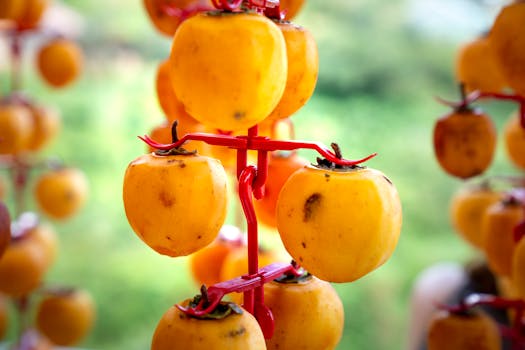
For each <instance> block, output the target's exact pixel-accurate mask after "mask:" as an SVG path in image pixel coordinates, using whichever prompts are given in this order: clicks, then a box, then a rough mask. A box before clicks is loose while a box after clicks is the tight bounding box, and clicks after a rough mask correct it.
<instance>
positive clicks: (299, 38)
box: [268, 22, 319, 119]
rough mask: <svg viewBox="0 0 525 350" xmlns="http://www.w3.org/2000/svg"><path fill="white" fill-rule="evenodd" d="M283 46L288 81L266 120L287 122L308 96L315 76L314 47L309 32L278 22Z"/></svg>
mask: <svg viewBox="0 0 525 350" xmlns="http://www.w3.org/2000/svg"><path fill="white" fill-rule="evenodd" d="M277 25H278V26H279V29H281V31H282V33H283V36H284V41H285V43H286V56H287V57H288V77H287V79H286V87H285V89H284V93H283V96H282V97H281V99H280V100H279V103H278V104H277V106H276V107H275V109H274V110H273V111H272V113H271V114H270V116H269V117H268V118H269V119H283V118H288V117H290V116H291V115H292V114H294V113H295V112H296V111H298V110H299V109H300V108H301V107H302V106H304V104H305V103H306V102H307V101H308V100H309V99H310V97H311V96H312V94H313V92H314V89H315V85H316V83H317V76H318V73H319V55H318V53H317V44H316V43H315V39H314V37H313V36H312V34H310V32H309V31H308V30H307V29H305V28H303V27H301V26H298V25H295V24H292V23H290V22H278V23H277Z"/></svg>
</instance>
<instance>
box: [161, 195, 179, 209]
mask: <svg viewBox="0 0 525 350" xmlns="http://www.w3.org/2000/svg"><path fill="white" fill-rule="evenodd" d="M159 200H160V202H161V203H162V205H163V206H164V207H166V208H169V207H172V206H173V204H175V199H173V198H172V197H171V196H170V195H169V194H168V193H167V192H165V191H162V192H160V193H159Z"/></svg>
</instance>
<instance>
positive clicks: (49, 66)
mask: <svg viewBox="0 0 525 350" xmlns="http://www.w3.org/2000/svg"><path fill="white" fill-rule="evenodd" d="M82 65H83V57H82V51H81V49H80V48H79V47H78V45H77V44H76V43H74V42H73V41H71V40H68V39H64V38H56V39H52V40H51V41H50V42H48V43H46V44H45V45H44V46H42V47H41V48H40V49H39V50H38V54H37V67H38V71H39V72H40V74H41V76H42V78H43V79H44V80H45V81H46V82H47V83H48V84H50V85H51V86H53V87H56V88H62V87H64V86H67V85H69V84H71V83H72V82H73V81H75V80H76V79H77V78H78V76H79V75H80V71H81V70H82Z"/></svg>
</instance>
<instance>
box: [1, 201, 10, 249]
mask: <svg viewBox="0 0 525 350" xmlns="http://www.w3.org/2000/svg"><path fill="white" fill-rule="evenodd" d="M10 240H11V218H10V216H9V211H8V210H7V207H6V205H5V204H4V203H3V202H1V201H0V259H2V255H4V253H5V250H6V249H7V247H8V246H9V241H10Z"/></svg>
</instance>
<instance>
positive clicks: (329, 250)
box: [277, 166, 401, 282]
mask: <svg viewBox="0 0 525 350" xmlns="http://www.w3.org/2000/svg"><path fill="white" fill-rule="evenodd" d="M277 228H278V229H279V234H280V235H281V239H282V241H283V243H284V246H285V248H286V250H287V251H288V253H290V255H291V256H292V257H293V259H294V260H295V261H297V262H298V263H299V264H300V265H301V266H303V267H304V268H305V269H306V270H308V271H309V272H310V273H312V274H313V275H314V276H317V277H319V278H320V279H322V280H325V281H330V282H351V281H353V280H356V279H358V278H360V277H362V276H364V275H366V274H367V273H369V272H371V271H372V270H374V269H376V268H377V267H379V266H380V265H382V264H383V263H384V262H385V261H386V260H387V259H388V258H389V257H390V255H391V254H392V252H393V251H394V248H395V246H396V244H397V240H398V238H399V234H400V230H401V203H400V200H399V196H398V194H397V190H396V188H395V187H394V185H393V184H392V182H391V181H390V180H389V179H388V178H387V177H386V176H385V175H383V173H381V172H380V171H378V170H374V169H370V168H361V167H355V168H345V169H324V168H322V167H315V166H306V167H304V168H302V169H299V170H298V171H296V172H295V173H294V174H293V175H292V176H291V177H290V178H289V179H288V181H287V182H286V183H285V184H284V186H283V188H282V190H281V193H280V195H279V199H278V201H277Z"/></svg>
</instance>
